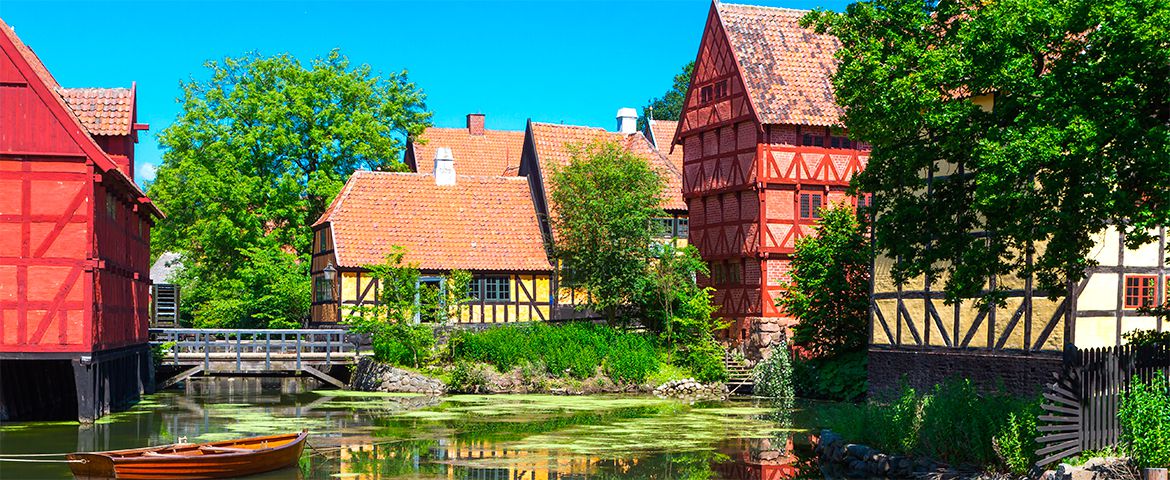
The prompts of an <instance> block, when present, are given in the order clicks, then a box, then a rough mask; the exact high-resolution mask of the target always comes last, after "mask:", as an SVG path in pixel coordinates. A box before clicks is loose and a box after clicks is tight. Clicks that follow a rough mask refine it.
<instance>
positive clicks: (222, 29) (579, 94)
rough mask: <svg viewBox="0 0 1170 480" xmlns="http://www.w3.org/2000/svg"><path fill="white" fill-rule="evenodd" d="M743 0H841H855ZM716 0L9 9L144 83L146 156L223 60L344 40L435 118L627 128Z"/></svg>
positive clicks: (98, 77) (79, 68) (79, 67)
mask: <svg viewBox="0 0 1170 480" xmlns="http://www.w3.org/2000/svg"><path fill="white" fill-rule="evenodd" d="M736 3H756V4H761V5H771V6H781V7H789V8H814V7H818V6H820V7H824V8H829V9H833V10H841V9H843V8H844V6H845V5H846V4H847V3H848V2H847V1H845V0H751V1H749V0H741V1H739V2H736ZM709 7H710V2H708V1H687V2H666V1H657V2H646V1H642V2H564V1H547V2H519V3H515V2H514V3H497V2H447V1H439V2H433V1H432V2H417V3H406V2H323V1H322V2H277V1H259V2H232V1H215V2H202V3H196V2H179V1H159V2H97V1H93V2H77V3H74V2H56V1H51V2H44V1H26V0H0V18H3V19H4V21H5V22H7V23H8V24H9V25H10V26H12V27H13V28H15V29H16V33H17V35H19V36H20V38H21V39H22V40H24V42H25V43H26V44H28V45H29V46H30V47H32V48H33V50H34V51H36V53H37V55H38V56H40V58H41V60H42V61H43V62H44V63H45V65H46V66H47V67H48V69H49V71H51V72H52V73H53V75H54V76H55V77H56V78H57V81H58V82H59V83H61V85H62V86H65V87H120V86H129V85H130V82H133V81H136V82H138V118H139V121H140V122H145V123H149V124H150V127H151V128H150V131H149V132H147V133H146V135H143V136H141V137H140V141H139V144H138V152H137V160H138V164H139V166H140V169H139V171H140V172H141V173H143V175H139V180H140V182H141V181H142V180H143V179H144V177H152V175H150V174H149V172H142V167H143V166H145V165H147V164H151V165H157V164H158V163H159V162H160V161H161V158H162V152H161V151H160V150H159V148H158V145H157V142H156V140H155V136H156V135H157V134H158V132H160V131H162V129H163V128H165V127H166V126H167V125H168V124H170V123H171V122H172V121H173V120H174V118H175V116H176V115H177V113H178V105H177V103H176V101H175V99H176V97H177V96H178V94H179V82H180V81H181V80H185V79H189V78H191V77H192V76H194V77H195V78H200V79H202V78H205V77H206V74H205V70H204V69H203V67H202V63H203V62H204V61H205V60H209V59H218V58H223V57H225V56H238V55H241V54H243V53H245V52H249V51H257V52H260V53H261V54H274V53H280V52H290V53H292V54H293V55H295V56H297V57H298V58H300V59H302V61H308V60H309V59H312V58H313V57H317V56H323V55H325V54H326V53H328V51H329V50H330V49H332V48H334V47H339V48H341V50H342V52H343V53H345V54H346V55H348V56H349V58H350V60H351V61H353V62H355V63H368V64H370V65H371V66H373V68H374V70H375V71H383V72H388V71H397V70H402V69H406V70H407V71H409V75H410V78H411V80H413V81H414V82H415V83H416V84H418V85H419V86H420V87H422V89H423V90H424V91H425V92H426V94H427V107H428V108H429V109H431V110H432V111H433V112H434V113H435V116H434V123H435V125H437V126H441V127H460V126H463V125H464V116H465V115H466V114H467V113H469V112H483V113H485V114H486V115H487V127H488V128H491V129H503V130H521V129H523V128H524V123H525V121H526V120H527V119H528V118H532V119H534V120H537V121H545V122H564V123H567V124H576V125H593V126H599V127H605V128H608V129H613V128H614V113H615V112H616V111H617V109H618V108H620V107H627V106H628V107H635V108H637V107H640V106H642V105H644V104H645V103H646V101H647V100H648V99H650V98H652V97H657V96H660V95H662V93H663V92H665V91H666V90H667V88H669V87H670V83H671V78H672V77H673V76H674V74H675V73H677V72H678V71H679V68H680V67H681V66H682V65H683V64H685V63H686V62H688V61H690V60H693V59H694V57H695V53H696V51H697V48H698V43H699V38H700V36H701V35H702V31H703V24H704V22H705V21H706V16H707V10H708V8H709Z"/></svg>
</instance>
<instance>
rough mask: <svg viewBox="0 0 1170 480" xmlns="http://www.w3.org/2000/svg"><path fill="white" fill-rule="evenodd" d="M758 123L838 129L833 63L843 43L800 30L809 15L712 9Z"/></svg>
mask: <svg viewBox="0 0 1170 480" xmlns="http://www.w3.org/2000/svg"><path fill="white" fill-rule="evenodd" d="M715 6H716V9H717V11H718V13H719V19H720V21H721V22H722V23H723V29H724V31H725V32H726V33H727V37H728V40H729V41H730V43H731V47H732V49H733V51H734V52H735V58H736V60H737V62H738V63H739V68H740V71H741V72H743V80H744V83H745V84H746V86H747V90H748V94H749V95H750V97H751V100H752V105H753V106H754V107H755V109H756V113H757V114H758V115H759V117H760V121H761V122H763V123H768V124H796V125H830V126H831V125H839V124H840V123H841V116H842V115H843V114H844V111H843V110H842V109H841V107H840V106H838V105H837V103H836V101H835V100H834V98H833V86H832V83H831V81H830V79H831V77H832V76H833V73H834V72H835V71H836V69H837V60H836V59H835V58H834V57H833V55H834V53H836V51H837V49H838V48H840V46H841V43H840V42H839V41H838V40H837V38H836V37H833V36H832V35H818V34H816V33H813V31H812V30H809V29H805V28H801V26H800V23H799V22H800V18H801V17H803V16H804V15H805V14H807V13H808V11H807V10H793V9H788V8H774V7H758V6H754V5H733V4H727V3H718V2H716V4H715Z"/></svg>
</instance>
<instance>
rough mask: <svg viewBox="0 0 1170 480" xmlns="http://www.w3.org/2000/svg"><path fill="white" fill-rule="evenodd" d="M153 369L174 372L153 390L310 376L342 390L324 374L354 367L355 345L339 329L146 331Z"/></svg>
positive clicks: (328, 375)
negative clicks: (193, 381) (157, 358)
mask: <svg viewBox="0 0 1170 480" xmlns="http://www.w3.org/2000/svg"><path fill="white" fill-rule="evenodd" d="M150 344H151V347H153V348H154V350H155V351H156V352H160V351H161V353H162V358H161V362H159V365H161V366H163V367H173V368H176V369H180V370H179V371H178V372H177V373H175V374H174V375H172V376H170V377H168V378H165V379H159V380H158V381H157V382H156V383H157V384H158V388H159V389H163V388H167V387H169V386H171V385H174V384H176V383H178V382H181V381H183V380H186V379H188V378H191V377H193V376H196V375H201V376H208V377H248V376H251V377H296V376H304V375H307V376H310V377H313V378H316V379H318V380H321V381H322V382H325V383H328V384H330V385H333V386H335V387H337V388H342V389H344V388H346V385H345V383H344V382H342V381H341V380H338V379H337V378H336V377H334V376H333V375H331V374H330V373H329V372H330V371H331V370H333V369H334V367H345V366H348V365H352V364H354V363H356V362H357V353H358V349H357V343H356V342H354V341H353V337H352V336H351V335H350V334H349V333H348V332H347V331H345V330H316V329H312V330H238V329H199V328H152V329H150Z"/></svg>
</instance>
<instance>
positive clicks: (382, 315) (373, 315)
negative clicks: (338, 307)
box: [343, 247, 471, 368]
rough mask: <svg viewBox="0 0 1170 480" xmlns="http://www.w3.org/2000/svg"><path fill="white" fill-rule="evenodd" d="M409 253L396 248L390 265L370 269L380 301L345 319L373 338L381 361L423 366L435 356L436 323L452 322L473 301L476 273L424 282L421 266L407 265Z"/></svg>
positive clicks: (457, 272) (388, 258)
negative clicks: (470, 294)
mask: <svg viewBox="0 0 1170 480" xmlns="http://www.w3.org/2000/svg"><path fill="white" fill-rule="evenodd" d="M405 255H406V252H405V250H403V249H402V248H399V247H394V248H392V249H391V252H390V253H389V254H387V255H386V261H385V262H383V263H381V264H377V265H366V267H365V268H366V270H367V271H368V272H369V275H370V277H371V278H373V279H374V281H376V282H378V285H379V294H378V302H377V303H376V304H372V305H360V306H355V307H353V308H352V310H351V313H350V314H349V315H348V316H347V317H346V318H345V319H343V321H344V322H345V323H347V324H348V325H349V326H350V328H351V329H352V330H353V331H354V332H358V333H369V334H371V336H372V337H373V345H374V357H375V358H377V359H378V360H379V361H382V362H388V363H392V364H395V365H402V366H408V367H415V368H418V367H421V366H423V365H424V364H426V363H427V362H428V361H429V360H430V359H431V357H432V353H433V352H432V350H433V349H434V346H435V332H434V328H433V326H432V324H433V323H444V322H446V321H447V319H449V318H451V317H452V316H453V315H454V313H455V310H456V309H458V308H459V305H460V304H462V303H464V302H466V301H467V285H468V283H469V282H470V281H471V274H470V273H468V272H465V271H461V270H452V271H451V272H448V274H447V276H446V277H445V278H444V279H443V281H442V283H441V285H439V286H435V285H426V284H422V283H420V281H419V278H420V274H419V271H418V266H417V265H415V264H411V263H407V262H406V261H405ZM419 321H423V322H426V323H418V322H419Z"/></svg>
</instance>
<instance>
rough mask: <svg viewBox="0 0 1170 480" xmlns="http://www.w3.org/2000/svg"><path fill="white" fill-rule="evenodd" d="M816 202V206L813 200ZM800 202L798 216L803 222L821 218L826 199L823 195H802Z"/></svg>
mask: <svg viewBox="0 0 1170 480" xmlns="http://www.w3.org/2000/svg"><path fill="white" fill-rule="evenodd" d="M814 199H815V200H816V205H813V200H814ZM798 200H799V204H800V205H799V207H800V208H799V210H800V211H798V212H796V213H797V215H799V216H800V219H801V220H816V219H819V218H821V208H824V206H825V198H824V194H822V193H801V194H800V197H799V198H798Z"/></svg>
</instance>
